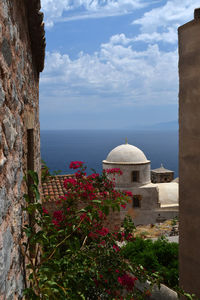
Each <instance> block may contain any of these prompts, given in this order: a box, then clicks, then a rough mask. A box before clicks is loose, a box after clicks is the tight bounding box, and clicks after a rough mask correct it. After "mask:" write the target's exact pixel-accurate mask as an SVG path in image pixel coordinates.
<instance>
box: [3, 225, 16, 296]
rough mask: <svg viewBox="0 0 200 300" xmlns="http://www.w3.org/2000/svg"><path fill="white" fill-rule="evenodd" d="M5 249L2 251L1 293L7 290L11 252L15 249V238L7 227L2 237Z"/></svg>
mask: <svg viewBox="0 0 200 300" xmlns="http://www.w3.org/2000/svg"><path fill="white" fill-rule="evenodd" d="M2 240H3V248H2V249H0V291H1V293H4V292H5V290H6V280H7V274H8V272H9V270H10V266H11V252H12V249H13V237H12V233H11V230H10V227H7V229H6V230H5V232H4V233H3V235H2Z"/></svg>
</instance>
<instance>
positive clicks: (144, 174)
mask: <svg viewBox="0 0 200 300" xmlns="http://www.w3.org/2000/svg"><path fill="white" fill-rule="evenodd" d="M112 168H119V169H120V170H121V171H122V175H120V176H119V175H116V176H115V178H116V180H115V183H116V187H119V188H120V187H126V188H130V187H133V186H134V187H139V186H140V185H141V184H146V183H149V182H150V181H151V179H150V162H149V163H145V164H120V163H119V164H118V163H105V162H103V169H105V170H106V169H112ZM133 171H139V182H133V180H132V172H133ZM109 176H110V175H109Z"/></svg>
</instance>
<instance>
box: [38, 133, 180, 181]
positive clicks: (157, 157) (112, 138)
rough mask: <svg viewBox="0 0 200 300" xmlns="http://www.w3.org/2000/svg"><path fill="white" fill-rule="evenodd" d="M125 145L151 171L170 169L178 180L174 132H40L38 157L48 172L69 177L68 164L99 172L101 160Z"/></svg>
mask: <svg viewBox="0 0 200 300" xmlns="http://www.w3.org/2000/svg"><path fill="white" fill-rule="evenodd" d="M126 139H127V140H128V143H129V144H131V145H134V146H136V147H138V148H139V149H141V150H142V151H143V152H144V154H145V155H146V157H147V159H148V160H150V161H151V169H156V168H159V167H160V165H161V163H162V164H163V165H164V167H165V168H166V169H169V170H173V171H174V176H175V178H176V177H178V130H175V129H174V130H41V157H42V160H43V161H44V162H45V163H46V164H47V166H48V167H49V169H50V171H51V172H56V173H59V174H72V170H71V169H69V164H70V162H71V161H83V162H85V164H86V166H87V173H88V174H90V173H91V172H93V170H95V171H96V172H98V173H101V172H102V160H104V159H106V157H107V155H108V153H109V152H110V151H111V150H112V149H113V148H115V147H117V146H119V145H121V144H125V141H126Z"/></svg>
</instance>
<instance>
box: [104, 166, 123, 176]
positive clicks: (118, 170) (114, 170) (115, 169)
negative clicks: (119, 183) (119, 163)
mask: <svg viewBox="0 0 200 300" xmlns="http://www.w3.org/2000/svg"><path fill="white" fill-rule="evenodd" d="M105 172H106V173H107V174H119V175H122V174H123V172H122V171H121V170H120V169H119V168H112V169H107V170H105Z"/></svg>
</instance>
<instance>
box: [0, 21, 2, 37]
mask: <svg viewBox="0 0 200 300" xmlns="http://www.w3.org/2000/svg"><path fill="white" fill-rule="evenodd" d="M0 39H2V25H1V24H0Z"/></svg>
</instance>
